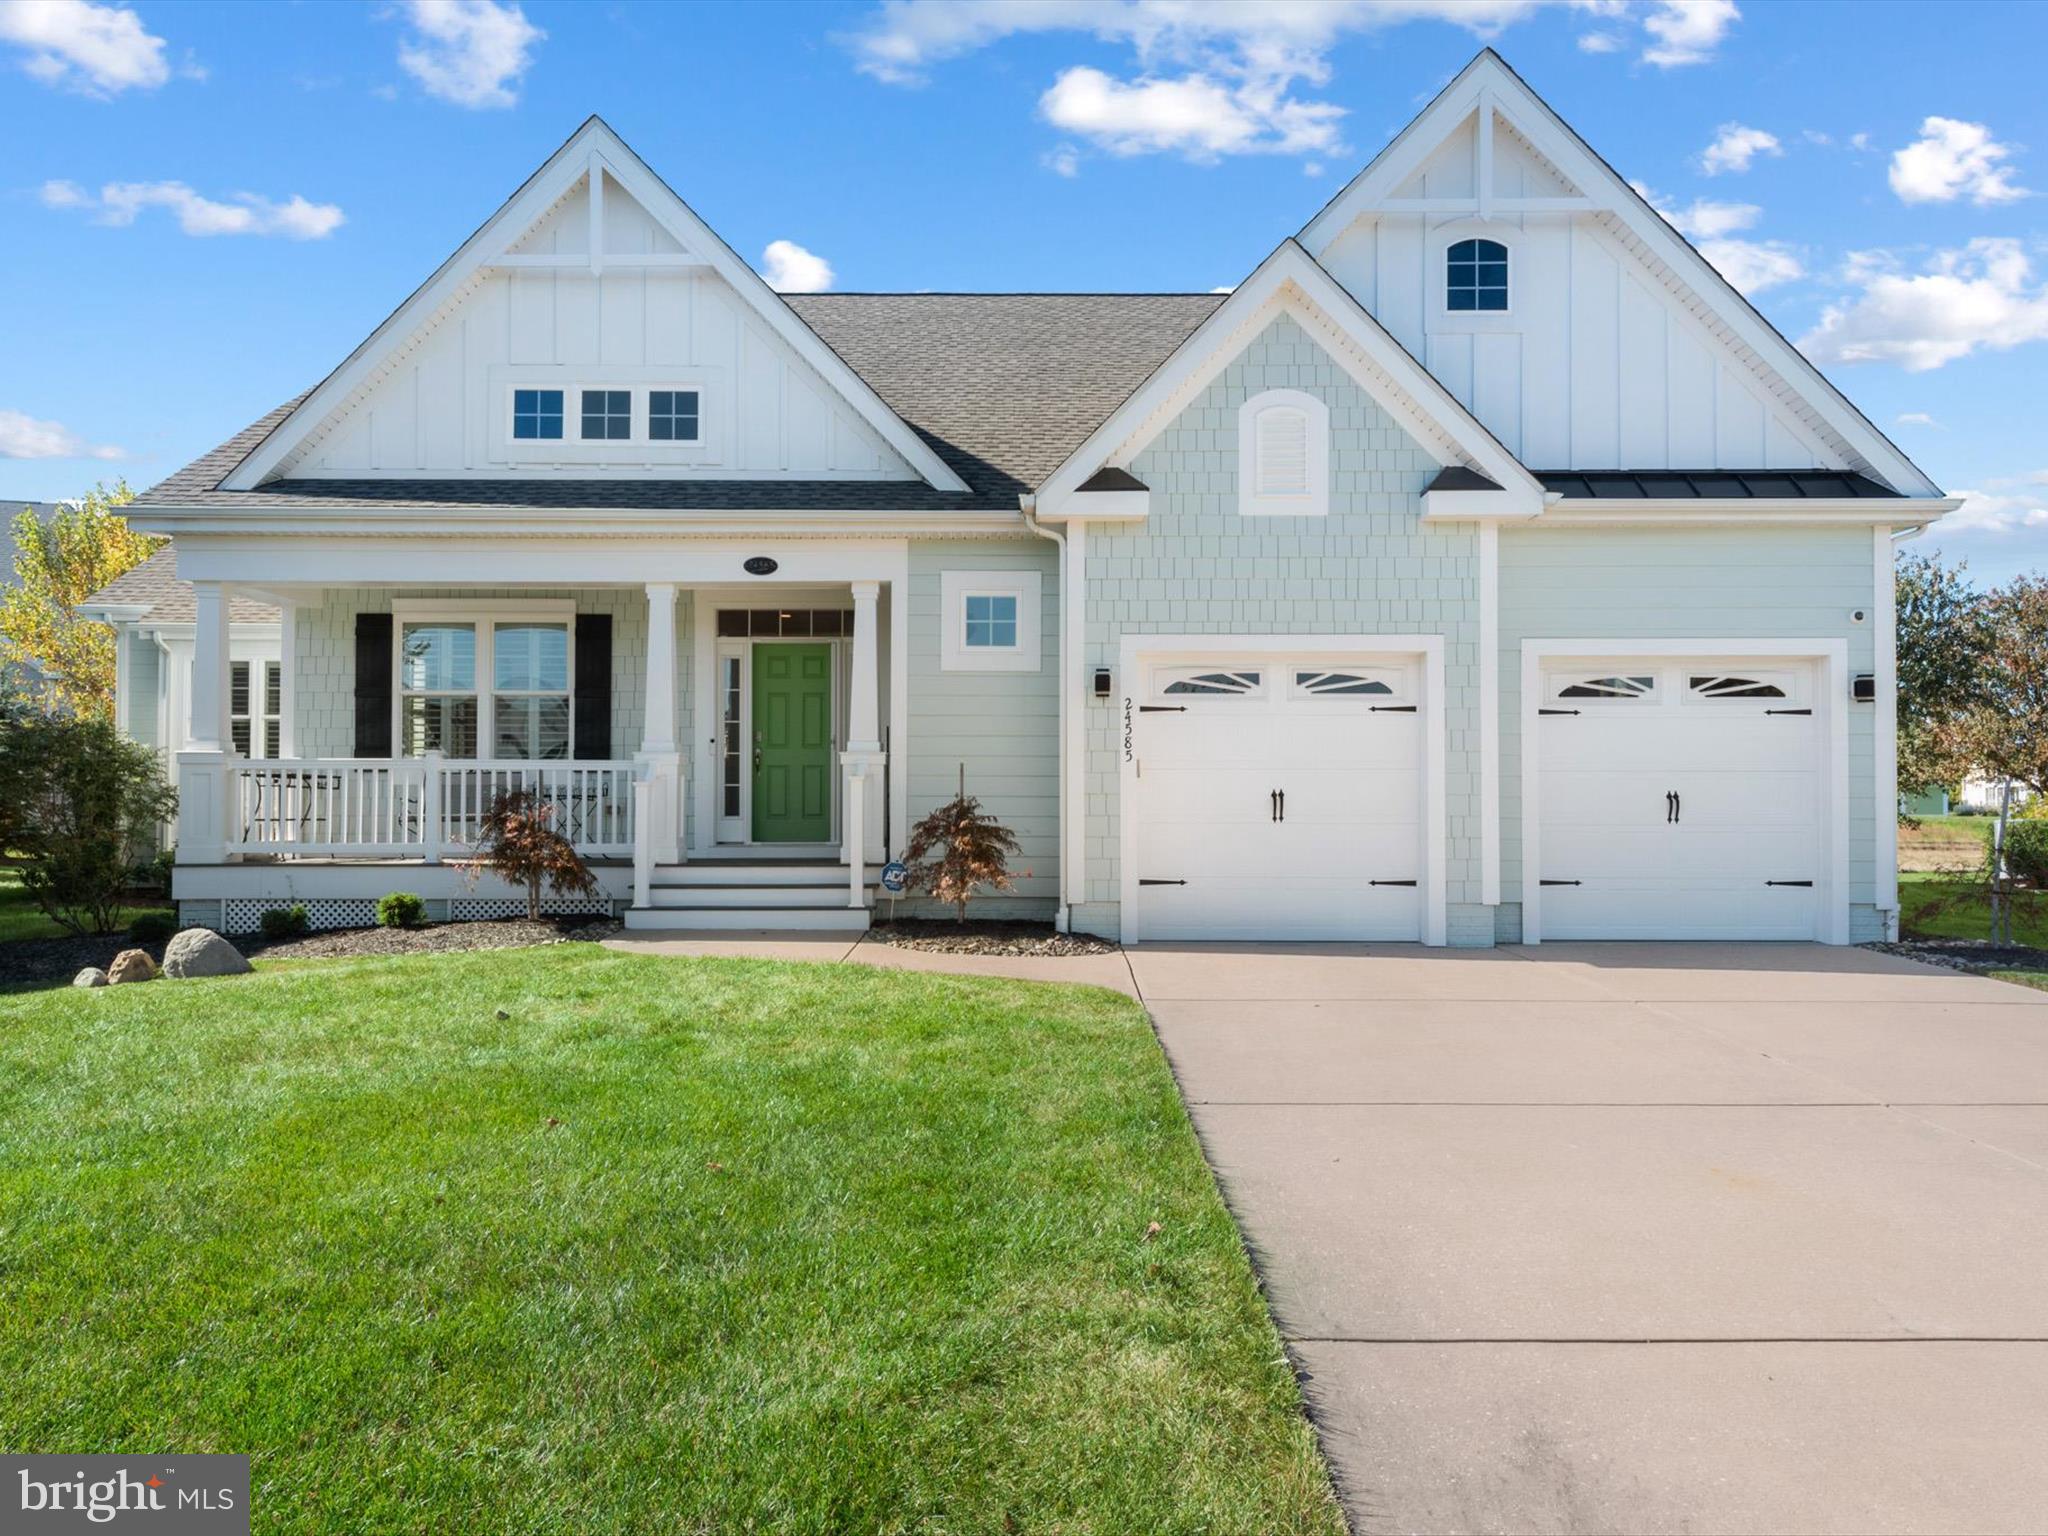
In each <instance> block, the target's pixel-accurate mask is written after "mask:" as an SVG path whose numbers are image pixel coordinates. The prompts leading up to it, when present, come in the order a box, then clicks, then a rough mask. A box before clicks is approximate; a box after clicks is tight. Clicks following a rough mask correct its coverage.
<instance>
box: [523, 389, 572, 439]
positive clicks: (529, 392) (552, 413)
mask: <svg viewBox="0 0 2048 1536" xmlns="http://www.w3.org/2000/svg"><path fill="white" fill-rule="evenodd" d="M512 435H513V436H514V437H519V438H549V437H560V436H561V435H562V392H561V391H560V390H559V389H515V390H513V391H512Z"/></svg>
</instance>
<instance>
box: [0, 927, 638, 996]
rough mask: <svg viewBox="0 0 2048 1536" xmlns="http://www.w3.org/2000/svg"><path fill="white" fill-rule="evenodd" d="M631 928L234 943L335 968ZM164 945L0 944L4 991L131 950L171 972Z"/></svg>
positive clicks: (383, 931)
mask: <svg viewBox="0 0 2048 1536" xmlns="http://www.w3.org/2000/svg"><path fill="white" fill-rule="evenodd" d="M623 931H624V925H623V924H621V923H618V922H616V921H614V920H613V919H611V918H606V917H548V918H542V919H541V920H540V921H539V922H537V923H533V922H528V921H527V920H526V919H525V918H523V917H520V918H505V919H501V920H493V921H490V922H478V923H431V924H429V925H427V926H426V927H424V928H336V929H331V930H329V931H327V932H325V933H312V934H308V935H307V936H306V937H305V938H303V939H282V940H279V941H278V942H276V943H272V942H271V941H270V940H268V939H265V938H264V937H263V935H261V934H260V933H250V934H241V935H238V936H234V937H231V938H230V939H229V941H228V942H230V943H231V944H233V945H234V946H235V948H237V949H239V950H240V951H241V952H242V953H243V954H245V955H249V956H252V957H254V956H258V955H260V956H262V957H263V958H264V959H266V960H328V959H335V958H338V957H343V956H349V955H429V954H443V953H449V952H453V951H455V950H463V949H517V948H523V947H525V946H527V945H532V944H563V943H571V942H583V941H595V940H597V939H608V938H610V937H612V936H613V935H614V934H616V933H621V932H623ZM164 948H165V946H164V945H162V944H135V943H133V942H131V941H130V940H129V938H128V936H127V935H126V934H119V933H109V934H91V935H86V936H85V937H82V938H61V939H17V940H15V941H13V942H11V943H7V944H0V987H18V986H21V985H23V984H24V983H40V984H41V985H44V986H61V985H64V984H65V983H68V982H69V981H70V980H71V978H72V977H74V976H76V975H77V974H78V973H79V972H80V971H82V970H84V969H85V968H86V967H87V966H89V965H96V966H98V967H99V968H100V969H101V970H105V969H106V968H107V967H108V966H109V965H111V964H112V963H113V959H114V956H116V955H118V954H119V953H120V952H121V951H122V950H124V949H146V950H148V951H149V957H150V959H152V960H154V961H156V962H157V964H159V965H161V964H163V958H164Z"/></svg>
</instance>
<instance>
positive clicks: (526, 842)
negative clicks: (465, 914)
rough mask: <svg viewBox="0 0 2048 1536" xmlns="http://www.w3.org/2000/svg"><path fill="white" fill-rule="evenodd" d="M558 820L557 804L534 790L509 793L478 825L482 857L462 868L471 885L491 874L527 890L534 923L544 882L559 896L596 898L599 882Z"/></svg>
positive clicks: (490, 807) (487, 810)
mask: <svg viewBox="0 0 2048 1536" xmlns="http://www.w3.org/2000/svg"><path fill="white" fill-rule="evenodd" d="M554 821H555V804H554V802H553V801H552V800H548V799H544V798H543V797H542V796H540V795H537V794H535V793H534V792H533V791H532V790H530V789H508V790H506V791H505V792H504V793H503V794H500V795H498V796H497V797H496V798H494V799H493V800H492V801H491V803H490V804H489V805H488V806H486V807H485V809H484V814H483V818H482V819H481V820H480V821H479V822H478V823H477V850H478V856H477V857H476V858H474V859H469V860H465V861H464V863H463V867H464V869H466V870H467V871H468V874H469V879H470V882H471V884H474V883H475V882H476V878H477V875H478V874H479V873H480V872H481V871H483V870H484V869H490V870H492V871H493V872H495V873H496V874H497V875H498V876H499V877H500V878H501V879H504V880H508V881H510V882H511V883H512V884H513V885H523V886H525V887H526V915H527V917H529V918H531V919H533V920H534V921H536V922H537V921H539V919H540V888H541V885H542V884H543V882H545V883H546V885H547V886H548V888H549V889H550V890H552V891H553V892H554V893H555V894H556V895H557V896H595V895H596V894H597V877H596V876H594V875H593V874H591V872H590V866H589V865H587V864H585V863H584V862H583V856H582V855H581V854H579V853H578V852H577V851H576V848H575V845H574V844H572V843H571V842H570V841H569V839H567V838H566V837H564V836H562V834H561V833H559V832H557V831H556V830H555V827H554Z"/></svg>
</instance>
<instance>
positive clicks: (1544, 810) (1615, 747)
mask: <svg viewBox="0 0 2048 1536" xmlns="http://www.w3.org/2000/svg"><path fill="white" fill-rule="evenodd" d="M1814 684H1815V677H1814V667H1813V665H1812V663H1810V662H1798V661H1788V662H1768V661H1764V662H1760V661H1755V660H1732V659H1726V658H1722V659H1714V658H1705V659H1691V660H1671V659H1668V658H1662V657H1660V658H1658V659H1656V660H1654V661H1650V660H1642V661H1614V660H1611V659H1603V660H1599V661H1592V662H1579V663H1575V664H1574V663H1551V664H1548V665H1546V667H1545V670H1544V676H1543V697H1542V699H1541V700H1540V701H1539V707H1538V712H1537V716H1536V719H1535V720H1534V721H1532V722H1531V725H1532V727H1533V729H1534V731H1535V735H1536V747H1537V752H1538V764H1539V785H1538V794H1539V807H1540V808H1539V812H1538V825H1539V833H1538V863H1539V866H1540V867H1539V875H1540V878H1541V880H1542V889H1541V892H1540V901H1541V907H1542V917H1541V932H1542V936H1543V937H1544V938H1546V939H1572V938H1577V939H1812V938H1815V937H1816V936H1817V923H1818V918H1819V905H1818V902H1819V891H1820V887H1821V885H1822V883H1823V880H1822V876H1823V869H1822V849H1823V838H1822V823H1821V805H1822V798H1823V797H1822V794H1821V785H1822V780H1821V765H1822V761H1823V759H1822V752H1821V724H1822V717H1821V716H1820V714H1819V713H1817V712H1816V708H1815V693H1814Z"/></svg>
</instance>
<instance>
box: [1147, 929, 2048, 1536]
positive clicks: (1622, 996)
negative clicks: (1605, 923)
mask: <svg viewBox="0 0 2048 1536" xmlns="http://www.w3.org/2000/svg"><path fill="white" fill-rule="evenodd" d="M1130 961H1131V967H1132V971H1133V974H1134V975H1135V977H1136V979H1137V983H1138V986H1139V989H1140V992H1141V994H1142V995H1143V997H1144V1000H1145V1002H1146V1004H1147V1006H1148V1007H1149V1008H1150V1009H1151V1011H1152V1015H1153V1017H1154V1018H1155V1019H1156V1020H1157V1022H1158V1027H1159V1031H1160V1034H1161V1037H1162V1038H1163V1039H1164V1041H1165V1044H1166V1050H1167V1054H1168V1055H1169V1057H1170V1058H1171V1059H1172V1062H1173V1066H1174V1070H1175V1071H1176V1072H1177V1073H1178V1074H1179V1077H1180V1081H1181V1085H1182V1088H1183V1090H1184V1092H1185V1094H1186V1097H1187V1100H1188V1102H1189V1105H1190V1106H1191V1108H1192V1110H1193V1113H1194V1117H1195V1123H1196V1126H1197V1128H1198V1129H1199V1130H1200V1132H1201V1135H1202V1139H1203V1142H1204V1144H1205V1145H1206V1147H1207V1149H1208V1152H1209V1155H1210V1158H1211V1160H1212V1162H1213V1163H1214V1165H1215V1167H1216V1169H1217V1171H1218V1173H1219V1174H1220V1176H1221V1178H1222V1181H1223V1185H1224V1189H1225V1192H1226V1194H1227V1195H1228V1197H1229V1199H1230V1201H1231V1204H1232V1206H1233V1208H1234V1209H1235V1210H1236V1212H1237V1215H1238V1218H1239V1221H1240V1222H1241V1223H1242V1225H1243V1227H1244V1230H1245V1231H1246V1233H1247V1234H1248V1236H1249V1238H1250V1240H1251V1243H1252V1246H1253V1249H1254V1251H1255V1253H1256V1254H1257V1257H1258V1260H1259V1264H1260V1267H1261V1270H1262V1273H1263V1275H1264V1278H1265V1280H1266V1283H1267V1286H1268V1288H1269V1290H1270V1293H1271V1296H1272V1301H1273V1305H1274V1310H1275V1312H1276V1314H1277V1315H1278V1317H1279V1320H1280V1326H1281V1329H1282V1331H1283V1332H1284V1333H1285V1334H1286V1336H1287V1338H1288V1340H1289V1342H1290V1344H1291V1346H1292V1348H1293V1350H1294V1352H1295V1355H1296V1358H1297V1360H1298V1361H1299V1362H1300V1364H1301V1365H1302V1367H1303V1369H1304V1370H1305V1371H1306V1373H1307V1374H1308V1376H1309V1378H1310V1394H1311V1401H1312V1403H1313V1406H1314V1410H1315V1413H1316V1417H1317V1421H1318V1425H1319V1427H1320V1429H1321V1431H1322V1435H1323V1442H1324V1445H1325V1447H1326V1449H1327V1450H1328V1452H1329V1455H1330V1458H1331V1460H1332V1462H1333V1464H1334V1465H1335V1467H1336V1469H1337V1474H1338V1478H1339V1481H1340V1486H1341V1489H1342V1492H1343V1494H1344V1497H1345V1499H1346V1502H1347V1504H1348V1505H1349V1508H1350V1510H1351V1514H1352V1519H1353V1521H1354V1523H1355V1524H1356V1526H1357V1527H1358V1529H1360V1530H1361V1531H1370V1532H1379V1531H1458V1532H1463V1531H1513V1532H1521V1531H1632V1532H1633V1531H1643V1532H1655V1531H1708V1532H1737V1531H1756V1532H1792V1531H1842V1532H1874V1531H1927V1532H1962V1531H2014V1532H2038V1531H2042V1530H2044V1529H2048V993H2040V992H2032V991H2028V990H2026V989H2024V988H2020V987H2015V986H2010V985H2007V984H2006V983H2003V982H1996V981H1988V980H1982V979H1978V978H1974V977H1967V976H1961V975H1957V974H1954V973H1951V972H1945V971H1938V970H1934V969H1930V968H1927V967H1923V966H1920V965H1917V964H1914V963H1912V962H1908V961H1903V960H1897V959H1893V958H1891V957H1888V956H1883V955H1878V954H1874V953H1870V952H1866V951H1861V950H1829V949H1820V948H1812V947H1805V946H1798V947H1781V946H1716V947H1707V946H1685V945H1669V946H1665V945H1649V946H1644V945H1577V944H1556V945H1548V944H1547V945H1544V946H1542V947H1541V948H1540V949H1504V950H1496V951H1491V952H1476V953H1464V954H1460V953H1456V952H1451V953H1446V952H1443V951H1433V952H1432V951H1424V950H1419V949H1398V948H1358V949H1348V948H1342V947H1333V946H1316V947H1313V948H1303V949H1300V950H1296V951H1292V952H1280V951H1275V950H1274V949H1271V948H1265V947H1261V948H1245V949H1233V948H1231V947H1228V946H1188V947H1149V946H1148V947H1144V948H1140V949H1138V950H1135V951H1133V952H1132V953H1131V955H1130Z"/></svg>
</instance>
